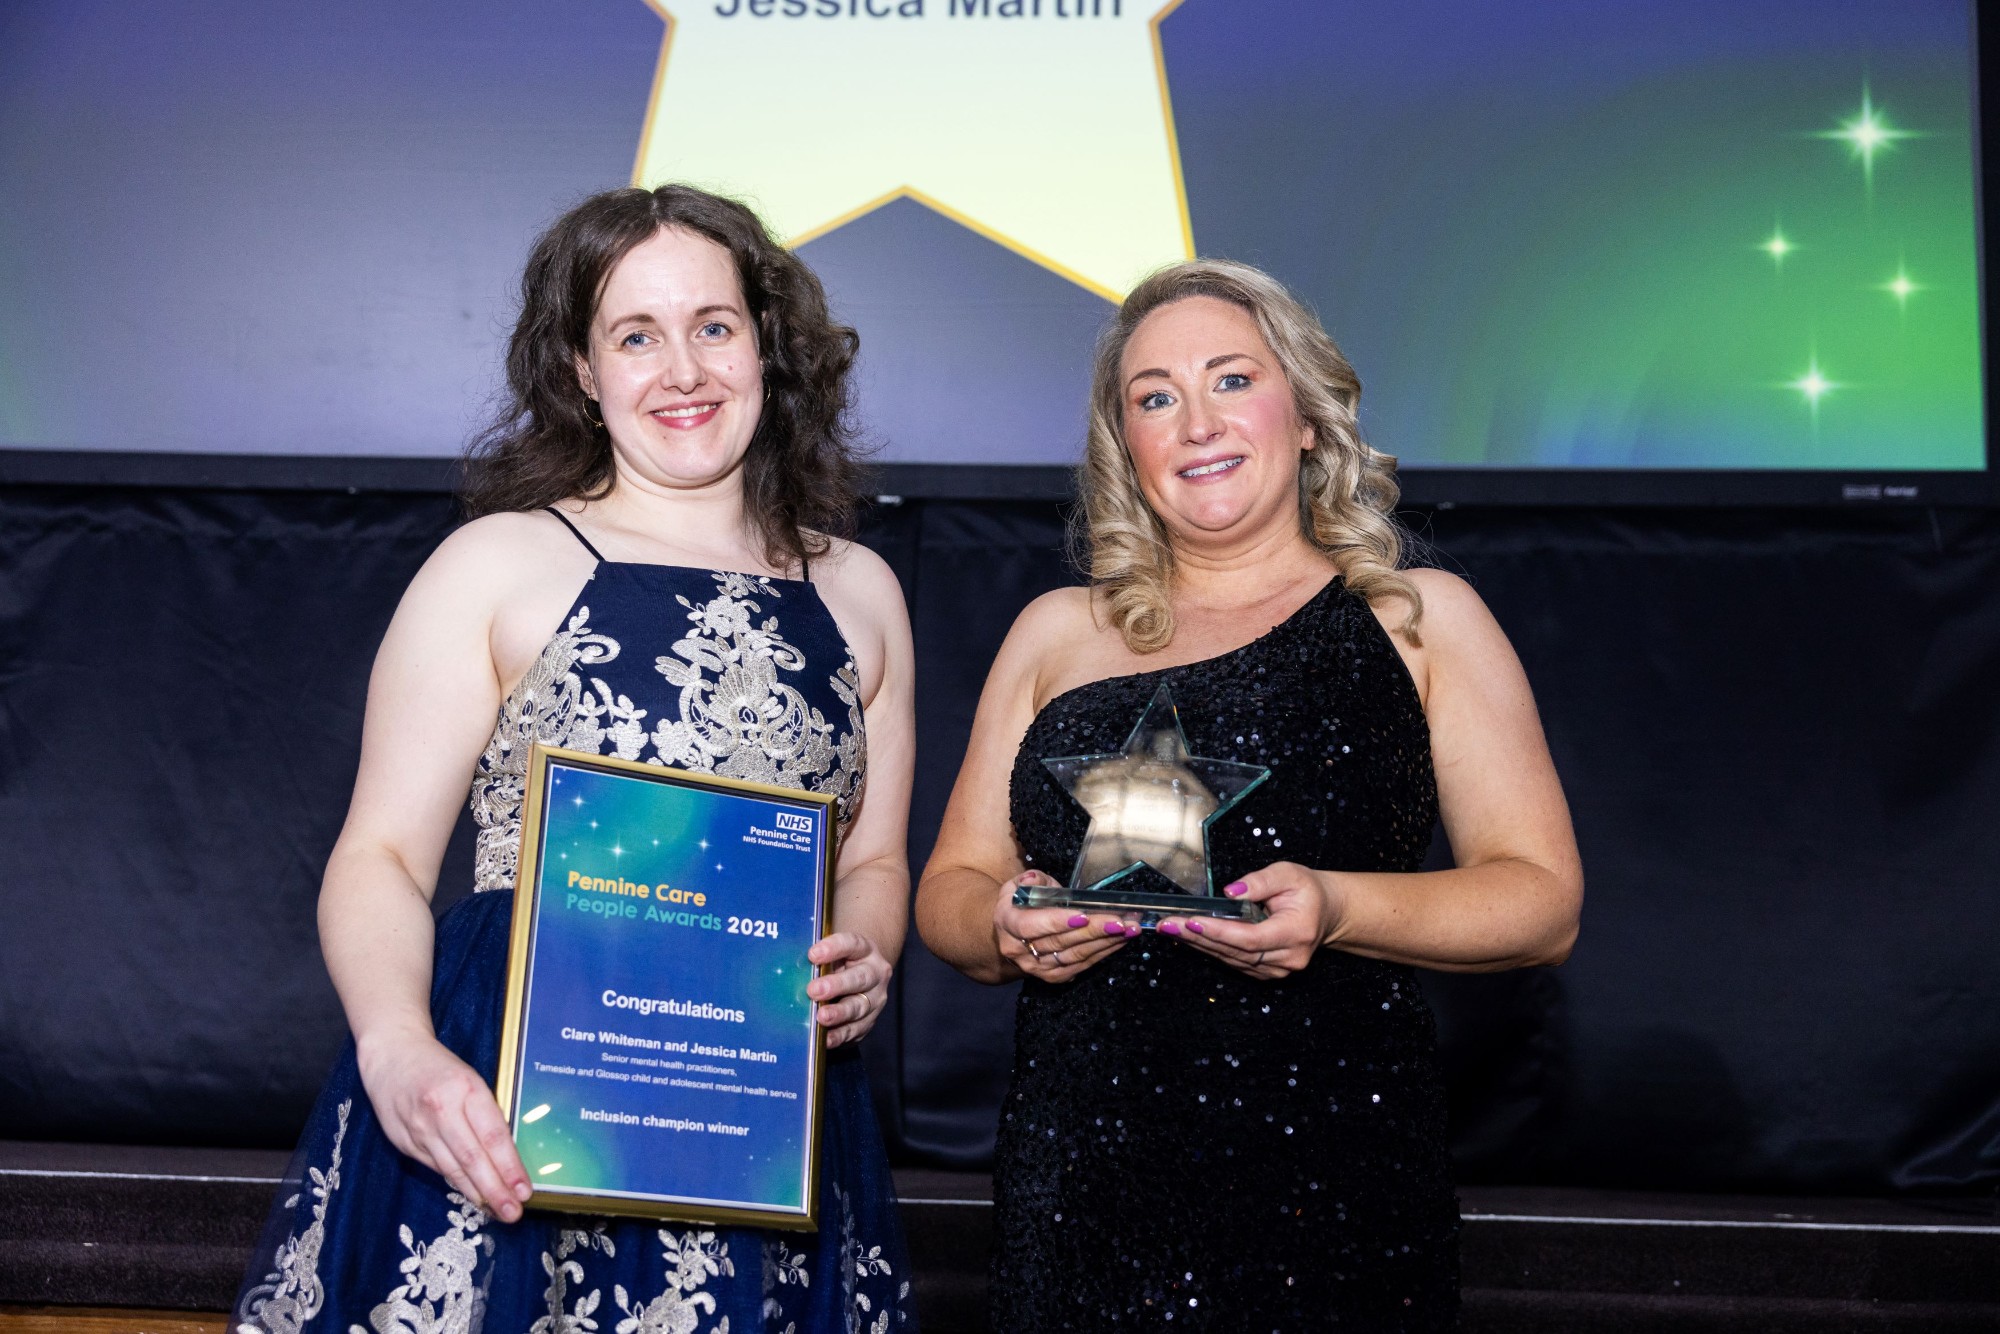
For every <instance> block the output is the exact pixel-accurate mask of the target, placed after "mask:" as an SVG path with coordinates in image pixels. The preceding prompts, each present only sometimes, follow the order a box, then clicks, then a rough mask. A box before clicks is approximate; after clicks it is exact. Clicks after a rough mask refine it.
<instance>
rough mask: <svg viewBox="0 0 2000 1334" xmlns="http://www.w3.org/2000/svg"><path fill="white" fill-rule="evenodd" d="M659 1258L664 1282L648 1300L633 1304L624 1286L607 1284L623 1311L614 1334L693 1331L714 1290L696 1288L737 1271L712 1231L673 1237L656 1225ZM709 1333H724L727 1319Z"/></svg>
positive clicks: (709, 1311)
mask: <svg viewBox="0 0 2000 1334" xmlns="http://www.w3.org/2000/svg"><path fill="white" fill-rule="evenodd" d="M660 1258H661V1259H662V1260H664V1261H665V1262H666V1266H667V1286H666V1288H665V1290H664V1291H662V1292H661V1293H660V1295H659V1296H657V1297H655V1298H654V1299H653V1300H652V1301H650V1302H646V1303H644V1304H643V1305H639V1306H634V1305H633V1304H632V1298H631V1295H630V1294H629V1293H627V1292H626V1291H625V1285H624V1284H622V1283H620V1284H614V1285H613V1286H612V1289H611V1295H612V1296H613V1297H615V1298H616V1299H617V1301H618V1309H619V1310H621V1311H623V1312H624V1313H625V1318H624V1319H623V1320H621V1321H619V1322H618V1329H617V1334H694V1329H695V1326H696V1325H698V1324H700V1323H701V1317H702V1316H704V1315H713V1314H714V1313H715V1294H714V1293H712V1292H703V1291H701V1288H702V1287H703V1286H704V1285H706V1284H707V1282H708V1280H709V1279H711V1278H714V1277H715V1276H716V1275H717V1274H722V1275H728V1276H733V1275H734V1274H735V1273H736V1264H735V1262H734V1261H732V1260H731V1259H730V1258H729V1243H728V1242H726V1241H723V1240H721V1239H720V1238H718V1237H717V1236H716V1235H715V1234H714V1233H713V1232H685V1233H682V1234H680V1235H679V1236H676V1235H675V1234H674V1233H672V1232H670V1231H668V1230H667V1229H666V1228H661V1229H660ZM710 1334H729V1317H728V1316H724V1317H723V1318H722V1319H721V1321H720V1322H718V1323H717V1324H716V1326H715V1327H714V1329H713V1330H711V1331H710Z"/></svg>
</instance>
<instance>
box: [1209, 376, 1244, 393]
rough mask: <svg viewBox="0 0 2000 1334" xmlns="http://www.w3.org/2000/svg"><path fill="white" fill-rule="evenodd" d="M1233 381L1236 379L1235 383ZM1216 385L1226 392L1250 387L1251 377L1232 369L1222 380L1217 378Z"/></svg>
mask: <svg viewBox="0 0 2000 1334" xmlns="http://www.w3.org/2000/svg"><path fill="white" fill-rule="evenodd" d="M1231 381H1234V383H1231ZM1215 387H1216V388H1217V389H1220V390H1223V391H1224V392H1230V391H1234V390H1237V389H1248V388H1249V387H1250V377H1249V376H1247V375H1243V374H1240V373H1239V372H1236V371H1231V372H1229V374H1227V375H1225V376H1223V377H1222V378H1221V379H1220V380H1217V381H1216V382H1215Z"/></svg>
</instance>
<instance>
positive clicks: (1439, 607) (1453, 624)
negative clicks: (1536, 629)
mask: <svg viewBox="0 0 2000 1334" xmlns="http://www.w3.org/2000/svg"><path fill="white" fill-rule="evenodd" d="M1403 575H1404V577H1405V578H1407V579H1408V580H1409V581H1410V582H1411V583H1413V584H1415V585H1416V586H1417V593H1418V594H1419V595H1420V596H1421V597H1422V598H1423V600H1424V615H1423V620H1422V621H1421V622H1420V624H1419V626H1418V633H1419V635H1421V636H1422V638H1423V642H1424V649H1425V651H1426V652H1427V653H1431V654H1436V653H1438V652H1440V651H1442V652H1446V653H1453V654H1457V653H1461V652H1472V653H1482V652H1490V651H1491V649H1492V647H1493V646H1494V645H1495V644H1496V642H1497V644H1498V645H1500V646H1502V647H1504V646H1505V645H1506V642H1507V641H1506V636H1505V635H1504V634H1502V633H1501V630H1500V625H1499V622H1497V621H1495V620H1494V619H1493V613H1492V612H1491V611H1489V610H1488V609H1487V606H1486V601H1485V599H1483V598H1481V597H1480V596H1479V593H1478V591H1477V590H1476V589H1474V588H1473V586H1472V585H1471V584H1470V583H1469V582H1467V581H1466V580H1464V579H1462V578H1460V577H1459V576H1458V575H1455V574H1452V573H1451V572H1450V571H1448V570H1436V569H1415V570H1405V571H1403ZM1385 602H1387V603H1389V604H1391V605H1390V606H1389V607H1388V608H1387V614H1388V617H1389V619H1390V620H1391V621H1392V622H1393V623H1396V624H1400V623H1401V613H1402V600H1401V599H1400V598H1393V599H1385ZM1378 614H1382V613H1381V612H1378Z"/></svg>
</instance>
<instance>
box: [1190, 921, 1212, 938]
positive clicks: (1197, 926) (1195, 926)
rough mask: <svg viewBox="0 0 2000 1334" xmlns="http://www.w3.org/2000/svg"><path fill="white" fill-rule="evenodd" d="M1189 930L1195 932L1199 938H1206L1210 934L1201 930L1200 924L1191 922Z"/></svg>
mask: <svg viewBox="0 0 2000 1334" xmlns="http://www.w3.org/2000/svg"><path fill="white" fill-rule="evenodd" d="M1188 930H1190V931H1192V932H1194V933H1195V934H1196V935H1197V936H1205V935H1207V934H1208V932H1206V931H1204V930H1202V929H1201V923H1200V922H1189V923H1188Z"/></svg>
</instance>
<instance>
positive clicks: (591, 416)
mask: <svg viewBox="0 0 2000 1334" xmlns="http://www.w3.org/2000/svg"><path fill="white" fill-rule="evenodd" d="M595 402H597V400H596V399H594V398H586V399H584V400H583V415H584V418H585V420H587V421H589V423H590V424H591V425H592V426H595V427H596V428H597V429H598V430H600V431H601V430H603V429H604V418H602V417H599V416H597V415H596V414H595V413H593V412H591V410H590V407H591V404H593V403H595Z"/></svg>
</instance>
